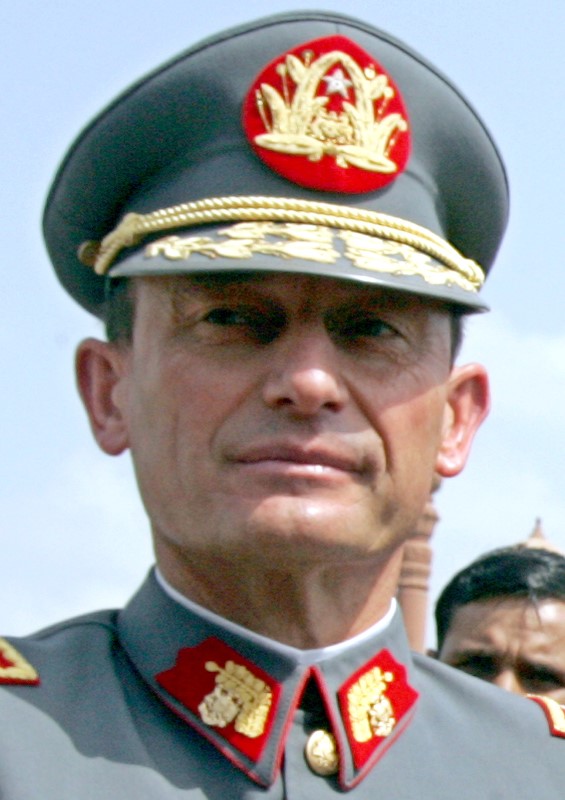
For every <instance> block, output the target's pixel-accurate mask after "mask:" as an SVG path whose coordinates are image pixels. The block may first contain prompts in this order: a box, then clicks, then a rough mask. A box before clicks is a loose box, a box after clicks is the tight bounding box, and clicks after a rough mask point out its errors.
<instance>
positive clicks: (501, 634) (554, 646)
mask: <svg viewBox="0 0 565 800" xmlns="http://www.w3.org/2000/svg"><path fill="white" fill-rule="evenodd" d="M440 660H441V661H444V662H445V663H446V664H451V666H453V667H456V668H457V669H461V670H463V671H464V672H468V673H469V674H470V675H475V676H476V677H477V678H482V679H483V680H486V681H489V682H490V683H494V684H496V685H497V686H500V687H501V688H503V689H507V690H508V691H511V692H515V693H517V694H543V695H548V696H549V697H552V698H554V699H555V700H557V701H558V702H559V703H565V603H564V602H562V601H560V600H543V601H542V602H540V603H539V604H538V605H534V604H533V603H531V602H530V601H529V600H527V599H523V598H494V599H491V600H484V601H480V602H476V603H469V604H467V605H465V606H461V607H460V608H459V609H457V611H456V612H455V614H454V616H453V620H452V623H451V625H450V627H449V631H448V633H447V636H446V638H445V641H444V644H443V647H442V650H441V653H440Z"/></svg>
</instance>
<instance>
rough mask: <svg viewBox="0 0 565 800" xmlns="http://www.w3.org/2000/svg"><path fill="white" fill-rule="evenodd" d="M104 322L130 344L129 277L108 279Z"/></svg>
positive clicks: (455, 320) (115, 337) (457, 330)
mask: <svg viewBox="0 0 565 800" xmlns="http://www.w3.org/2000/svg"><path fill="white" fill-rule="evenodd" d="M103 313H104V316H103V319H104V324H105V327H106V337H107V339H108V341H109V342H121V343H123V344H128V343H129V342H131V339H132V336H133V325H134V321H135V299H134V297H133V291H132V282H131V280H129V279H128V278H118V279H117V280H108V283H107V286H106V302H105V304H104V312H103ZM466 313H467V312H466V310H464V309H460V308H457V307H452V308H449V314H450V324H451V360H452V362H453V361H455V358H456V357H457V354H458V353H459V350H460V348H461V343H462V341H463V321H464V319H465V315H466Z"/></svg>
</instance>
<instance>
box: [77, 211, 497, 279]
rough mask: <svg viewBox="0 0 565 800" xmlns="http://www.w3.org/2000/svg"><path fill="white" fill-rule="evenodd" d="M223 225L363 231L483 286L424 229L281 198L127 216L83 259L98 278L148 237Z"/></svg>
mask: <svg viewBox="0 0 565 800" xmlns="http://www.w3.org/2000/svg"><path fill="white" fill-rule="evenodd" d="M224 222H279V223H291V224H306V225H318V226H323V227H327V228H333V229H337V230H340V231H349V232H352V233H359V234H363V235H365V236H370V237H371V236H372V237H375V238H377V239H381V240H385V241H390V242H396V243H398V244H400V245H404V246H407V247H410V248H413V249H414V250H416V251H419V252H421V253H424V254H426V255H428V256H430V257H431V258H433V259H434V260H436V261H437V262H439V263H440V264H442V265H444V266H445V267H446V268H447V269H448V270H450V271H452V272H454V273H456V274H457V275H459V276H460V278H461V279H463V282H464V284H465V285H466V288H467V289H468V290H469V291H475V292H476V291H477V290H478V289H479V288H480V287H481V286H482V284H483V282H484V272H483V270H482V269H481V267H480V266H479V265H478V264H477V263H476V262H475V261H472V260H471V259H468V258H465V257H464V256H462V255H461V253H459V252H458V251H457V250H456V249H455V248H454V247H452V246H451V245H450V244H449V243H448V242H446V241H445V239H442V238H441V236H438V235H437V234H435V233H433V232H432V231H430V230H428V229H427V228H424V227H422V226H420V225H416V224H414V223H411V222H408V221H407V220H404V219H400V218H398V217H393V216H390V215H388V214H381V213H379V212H376V211H369V210H365V209H361V208H354V207H350V206H341V205H334V204H331V203H318V202H313V201H309V200H296V199H289V198H279V197H261V196H244V197H237V196H234V197H211V198H206V199H204V200H197V201H194V202H190V203H183V204H182V205H177V206H171V207H170V208H164V209H160V210H158V211H153V212H151V213H150V214H135V213H130V214H126V216H125V217H124V218H123V219H122V220H121V222H120V223H119V224H118V226H117V227H116V228H114V230H113V231H111V232H110V233H109V234H108V235H107V236H105V237H104V239H103V240H102V241H101V242H99V243H98V242H91V241H89V242H84V243H83V244H82V245H81V247H80V248H79V258H80V260H81V262H82V263H83V264H86V265H87V266H89V267H93V268H94V270H95V272H96V273H97V274H98V275H105V274H106V273H107V272H108V270H109V269H110V267H111V266H112V264H113V263H114V261H115V260H116V258H117V257H118V255H119V253H120V252H121V251H122V250H124V249H126V248H130V247H135V246H137V245H139V244H141V243H142V242H143V240H144V239H145V238H146V237H147V236H150V235H152V234H155V233H159V232H160V231H171V230H177V229H183V228H191V227H195V226H203V225H211V224H217V223H224Z"/></svg>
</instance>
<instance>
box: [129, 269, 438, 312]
mask: <svg viewBox="0 0 565 800" xmlns="http://www.w3.org/2000/svg"><path fill="white" fill-rule="evenodd" d="M131 280H132V281H133V282H134V283H135V284H136V285H139V286H143V285H147V286H150V287H153V288H154V289H155V290H156V291H158V292H159V293H163V294H165V295H168V296H170V297H173V298H178V299H181V298H183V297H186V298H187V299H188V298H191V297H192V298H197V297H204V296H211V297H214V298H217V299H222V298H223V297H225V298H227V297H230V298H233V297H237V296H238V295H240V296H242V297H244V296H245V297H250V296H252V295H254V294H257V296H263V297H270V298H272V299H273V300H277V299H280V300H281V301H284V300H285V299H288V300H292V299H293V298H298V297H313V298H316V299H318V300H319V301H322V302H321V303H320V304H321V305H323V304H327V305H330V304H333V303H339V304H340V305H359V304H362V305H363V306H379V307H382V308H387V309H390V310H398V311H403V310H409V311H413V310H415V309H417V308H418V309H422V310H426V309H427V310H429V311H430V312H432V311H446V312H449V310H450V309H449V305H448V304H446V303H443V302H442V301H439V300H436V299H435V298H425V297H421V296H418V295H414V294H411V293H410V292H403V291H398V290H395V289H389V288H387V287H380V286H377V285H375V284H364V283H359V282H353V281H348V280H345V279H339V278H329V277H324V276H318V275H297V274H296V273H292V274H291V273H285V272H260V271H257V272H236V271H234V272H224V271H221V272H202V273H196V274H194V273H193V274H190V275H187V274H180V275H167V276H159V277H137V278H133V279H131Z"/></svg>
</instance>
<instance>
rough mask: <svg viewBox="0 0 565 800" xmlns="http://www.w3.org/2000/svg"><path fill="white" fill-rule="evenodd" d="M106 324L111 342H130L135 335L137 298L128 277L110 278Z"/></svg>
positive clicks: (105, 306) (105, 310)
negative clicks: (135, 298)
mask: <svg viewBox="0 0 565 800" xmlns="http://www.w3.org/2000/svg"><path fill="white" fill-rule="evenodd" d="M103 319H104V325H105V328H106V338H107V339H108V341H109V342H117V343H123V344H129V343H130V342H131V340H132V336H133V324H134V321H135V300H134V297H133V289H132V282H131V281H130V280H128V279H127V278H119V279H117V280H108V282H107V286H106V302H105V303H104V317H103Z"/></svg>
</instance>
